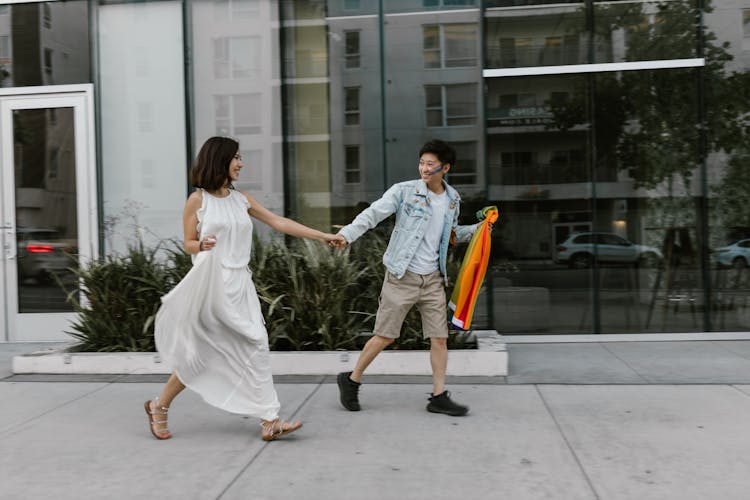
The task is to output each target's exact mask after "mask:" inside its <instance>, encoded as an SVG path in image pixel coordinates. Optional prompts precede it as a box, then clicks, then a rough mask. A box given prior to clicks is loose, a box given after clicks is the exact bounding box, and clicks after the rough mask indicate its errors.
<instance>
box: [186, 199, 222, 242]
mask: <svg viewBox="0 0 750 500" xmlns="http://www.w3.org/2000/svg"><path fill="white" fill-rule="evenodd" d="M202 202H203V193H201V192H200V191H193V193H192V194H191V195H190V196H189V197H188V199H187V201H186V202H185V209H184V210H183V212H182V231H183V234H184V245H185V251H186V252H187V253H189V254H196V253H198V252H201V251H203V250H211V249H212V248H213V247H214V246H215V245H216V237H215V236H214V235H212V234H207V235H206V236H204V237H203V240H199V239H198V210H199V209H200V208H201V203H202Z"/></svg>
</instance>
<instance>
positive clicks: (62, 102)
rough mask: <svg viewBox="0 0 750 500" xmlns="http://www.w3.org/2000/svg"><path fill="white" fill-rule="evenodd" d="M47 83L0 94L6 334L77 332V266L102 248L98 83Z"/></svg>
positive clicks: (16, 338) (30, 337) (25, 338)
mask: <svg viewBox="0 0 750 500" xmlns="http://www.w3.org/2000/svg"><path fill="white" fill-rule="evenodd" d="M45 89H46V90H47V92H42V93H35V94H29V93H23V94H0V163H1V165H0V167H1V168H0V185H1V186H2V192H1V194H2V206H0V215H1V216H2V219H1V220H2V237H1V238H2V249H3V252H2V257H3V259H2V265H0V278H2V280H1V281H0V283H2V292H0V300H2V304H0V306H2V307H1V308H0V311H1V312H0V316H1V318H0V319H2V320H3V321H2V324H3V326H4V332H5V333H4V338H2V337H0V340H2V341H11V342H30V341H55V340H68V339H70V337H69V336H68V335H67V334H66V333H65V331H66V330H69V329H70V328H69V323H70V321H71V320H72V319H73V317H74V313H73V307H72V303H71V301H70V299H71V298H74V299H76V300H78V299H79V284H78V280H77V279H76V276H75V274H74V273H73V272H72V271H71V270H70V268H71V267H74V266H76V265H77V263H78V262H79V260H86V259H89V258H91V257H92V256H96V255H97V253H98V248H97V239H96V227H97V225H96V219H97V217H96V206H97V205H96V181H95V179H96V174H95V168H94V153H93V134H94V132H93V130H94V128H93V118H92V116H93V112H92V106H93V104H92V103H93V100H92V89H91V86H90V85H76V86H66V87H63V88H61V89H60V88H56V87H46V88H44V89H42V90H45ZM20 90H23V89H13V90H11V92H13V91H15V92H18V91H20ZM27 92H28V89H27Z"/></svg>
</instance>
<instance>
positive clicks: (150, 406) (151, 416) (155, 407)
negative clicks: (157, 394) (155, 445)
mask: <svg viewBox="0 0 750 500" xmlns="http://www.w3.org/2000/svg"><path fill="white" fill-rule="evenodd" d="M143 407H144V408H145V410H146V415H148V423H149V428H150V429H151V434H153V435H154V437H155V438H156V439H169V438H171V437H172V433H171V432H169V429H168V428H167V412H169V407H168V406H161V405H159V398H154V399H153V400H148V401H146V402H145V403H144V404H143ZM157 415H159V416H163V417H164V420H155V417H156V416H157ZM160 425H164V428H163V429H159V430H158V431H157V430H156V426H160Z"/></svg>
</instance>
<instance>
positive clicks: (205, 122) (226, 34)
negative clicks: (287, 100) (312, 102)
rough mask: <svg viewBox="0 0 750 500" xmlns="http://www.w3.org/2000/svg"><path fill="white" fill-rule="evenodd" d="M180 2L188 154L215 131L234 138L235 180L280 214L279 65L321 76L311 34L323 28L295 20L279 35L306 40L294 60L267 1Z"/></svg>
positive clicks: (298, 73) (259, 228)
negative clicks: (184, 15)
mask: <svg viewBox="0 0 750 500" xmlns="http://www.w3.org/2000/svg"><path fill="white" fill-rule="evenodd" d="M297 3H298V4H300V5H301V4H302V2H301V1H300V2H297ZM185 5H186V8H187V9H188V13H189V18H190V20H191V22H190V23H189V28H190V30H191V32H190V39H191V44H190V45H191V53H190V58H191V59H190V66H189V67H190V69H191V71H192V75H191V80H192V82H193V88H192V95H191V96H190V98H191V99H192V102H191V107H192V110H193V124H192V128H191V133H192V137H191V147H190V149H191V151H192V152H191V154H192V155H193V156H194V155H196V154H197V152H198V151H199V149H200V147H201V146H202V145H203V143H204V142H205V140H206V139H208V138H209V137H211V136H214V135H219V136H229V137H232V138H234V139H236V140H238V141H239V143H240V153H241V154H242V157H243V162H244V164H245V166H246V167H248V168H243V169H242V171H241V172H240V178H239V180H238V181H237V182H236V184H235V185H236V187H237V188H238V189H242V190H246V191H248V192H250V193H251V194H252V195H253V196H254V197H256V198H257V199H258V201H259V202H261V203H262V204H263V205H264V206H265V207H266V208H268V209H269V210H271V211H272V212H274V213H278V214H281V213H283V212H284V186H283V175H284V171H283V168H280V166H281V165H283V154H282V143H283V139H282V136H283V134H282V131H281V123H282V119H281V113H282V111H281V107H282V105H281V79H282V78H281V73H282V64H283V66H284V71H286V72H287V73H286V74H285V75H284V77H285V78H290V79H294V78H298V77H310V76H320V74H321V73H319V71H320V69H319V67H320V66H321V65H322V66H326V65H327V62H324V63H321V61H320V59H319V44H318V43H316V41H317V39H316V34H317V33H324V30H322V29H321V28H320V27H317V26H301V27H299V26H295V27H293V28H291V32H290V33H287V34H284V35H283V36H284V37H285V38H284V41H285V42H288V41H293V40H295V39H296V38H299V39H300V40H301V43H302V44H304V45H305V46H306V47H307V49H308V50H307V51H306V52H305V53H304V59H303V61H297V60H295V56H296V55H299V54H297V53H296V51H295V45H294V44H292V45H291V46H287V47H286V49H287V50H286V51H285V52H282V51H281V50H280V47H281V41H280V36H282V34H281V33H280V32H279V29H280V23H279V19H278V14H279V10H278V9H277V8H269V6H270V4H269V3H268V2H266V1H265V0H227V1H221V2H215V1H213V0H193V1H191V2H187V3H185ZM323 61H325V59H323ZM216 68H218V69H219V70H218V71H217V70H216ZM316 71H318V74H316ZM322 74H325V73H322ZM261 76H262V78H261ZM256 230H257V231H258V232H260V233H261V234H263V235H264V234H265V233H267V232H269V231H270V229H269V228H267V227H264V226H263V225H259V226H257V228H256Z"/></svg>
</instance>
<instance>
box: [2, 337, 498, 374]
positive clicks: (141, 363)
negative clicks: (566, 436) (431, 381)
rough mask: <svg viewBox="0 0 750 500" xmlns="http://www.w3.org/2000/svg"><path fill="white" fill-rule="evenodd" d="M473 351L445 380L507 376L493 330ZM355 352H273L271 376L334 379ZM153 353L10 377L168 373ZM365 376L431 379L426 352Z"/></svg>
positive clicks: (463, 352)
mask: <svg viewBox="0 0 750 500" xmlns="http://www.w3.org/2000/svg"><path fill="white" fill-rule="evenodd" d="M472 333H473V334H474V335H475V337H476V339H477V349H456V350H451V351H450V353H449V363H448V373H447V375H449V376H486V377H500V376H506V375H507V374H508V352H507V350H506V345H505V341H504V340H503V338H502V336H501V335H499V334H498V333H497V332H496V331H495V330H474V331H473V332H472ZM358 356H359V351H305V352H300V351H296V352H284V351H271V371H272V373H273V375H335V374H336V373H339V372H342V371H349V370H352V369H353V368H354V363H355V362H356V360H357V357H358ZM171 371H172V370H171V369H170V367H169V366H168V365H167V364H166V363H164V362H162V359H161V356H160V355H159V353H154V352H105V353H99V352H67V350H66V348H58V349H48V350H43V351H36V352H32V353H28V354H22V355H20V356H14V357H13V373H14V374H17V375H18V374H31V373H46V374H87V375H88V374H105V375H109V374H129V375H148V374H169V373H171ZM367 374H368V375H431V374H432V369H431V368H430V354H429V351H384V352H383V353H381V354H380V355H379V356H378V357H377V358H375V361H373V362H372V364H371V365H370V366H369V367H368V368H367Z"/></svg>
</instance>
